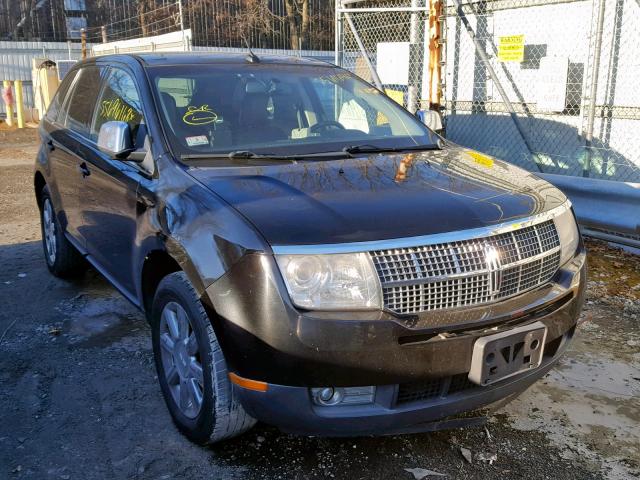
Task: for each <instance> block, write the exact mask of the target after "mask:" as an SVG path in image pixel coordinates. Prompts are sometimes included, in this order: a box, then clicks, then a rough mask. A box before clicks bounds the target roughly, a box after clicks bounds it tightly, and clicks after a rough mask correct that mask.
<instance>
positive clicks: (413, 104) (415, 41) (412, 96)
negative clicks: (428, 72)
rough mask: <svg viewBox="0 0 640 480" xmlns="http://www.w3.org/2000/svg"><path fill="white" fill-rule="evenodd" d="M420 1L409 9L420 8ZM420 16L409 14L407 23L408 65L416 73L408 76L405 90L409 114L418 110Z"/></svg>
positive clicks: (420, 66)
mask: <svg viewBox="0 0 640 480" xmlns="http://www.w3.org/2000/svg"><path fill="white" fill-rule="evenodd" d="M420 3H421V2H420V0H411V8H412V9H417V8H418V7H420V6H421V5H420ZM420 33H421V31H420V15H419V14H418V13H417V11H413V12H411V20H410V23H409V49H410V54H409V58H410V61H409V64H410V65H414V68H415V70H416V72H413V75H411V72H410V75H409V78H410V81H409V88H408V89H407V90H408V92H407V110H409V111H410V112H411V113H415V112H416V110H418V97H419V95H418V91H419V88H418V87H419V86H418V83H420V76H421V75H422V67H423V65H422V56H423V54H424V51H422V52H421V51H420V49H422V47H423V46H422V44H421V42H420Z"/></svg>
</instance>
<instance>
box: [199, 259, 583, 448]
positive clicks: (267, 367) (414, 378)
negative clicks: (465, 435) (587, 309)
mask: <svg viewBox="0 0 640 480" xmlns="http://www.w3.org/2000/svg"><path fill="white" fill-rule="evenodd" d="M585 258H586V255H585V252H584V250H582V251H580V252H578V254H577V255H576V256H575V257H574V259H573V260H572V261H570V262H568V263H567V264H566V265H564V266H563V267H562V268H561V269H560V270H559V271H558V272H557V274H556V275H555V277H554V278H553V279H552V281H551V282H549V283H548V284H547V285H543V286H541V287H539V288H537V289H535V290H532V291H530V292H527V293H525V294H523V295H520V296H518V297H514V298H512V299H509V300H505V301H503V302H499V303H496V304H493V305H487V306H483V307H477V308H472V309H461V311H459V312H458V313H456V315H460V318H461V320H464V322H461V323H460V324H459V325H455V324H454V325H453V326H452V324H451V322H449V323H448V325H447V327H433V326H432V325H430V324H429V323H428V322H427V320H426V319H425V318H426V317H422V318H412V319H406V318H405V319H403V318H398V317H396V316H394V315H391V314H389V313H384V312H377V313H376V312H360V313H353V312H351V313H345V314H340V313H336V312H333V313H326V314H322V313H319V312H301V311H299V310H297V309H296V308H295V307H294V306H293V305H291V304H290V303H289V302H288V298H287V296H286V295H284V296H283V295H281V293H280V292H283V291H286V290H285V289H284V285H282V278H281V277H280V275H279V272H278V270H277V267H276V266H275V262H274V261H273V258H272V257H270V256H268V255H263V254H250V255H246V256H245V257H243V258H242V259H241V260H239V261H238V263H237V264H236V265H234V267H233V268H232V269H231V270H230V271H229V273H227V274H226V275H225V276H224V277H222V278H221V279H220V280H218V281H217V282H216V283H214V284H213V285H212V286H211V287H209V288H208V289H207V291H206V295H205V297H203V303H204V304H205V307H206V308H208V309H209V314H210V316H211V318H213V319H214V321H213V325H214V328H215V330H216V335H217V336H218V339H219V340H220V342H221V344H222V349H223V351H224V353H225V357H226V359H227V363H228V367H229V370H230V371H232V372H234V373H236V374H237V375H239V376H241V377H245V378H249V379H252V380H258V381H262V382H266V383H268V389H267V391H266V392H256V391H251V390H247V389H243V388H240V387H236V386H234V388H236V389H237V393H238V395H239V397H240V399H241V401H242V404H243V405H244V407H245V408H246V409H247V411H248V412H249V413H250V414H251V415H253V416H254V417H255V418H257V419H259V420H261V421H263V422H265V423H269V424H273V425H277V426H279V427H280V428H282V429H283V430H285V431H289V432H295V433H301V434H309V435H331V436H339V435H367V434H381V433H403V432H415V431H424V430H433V429H434V428H442V427H443V426H445V425H448V424H447V423H444V424H443V423H442V420H443V419H447V417H451V416H455V415H457V414H460V413H462V412H468V411H471V410H475V409H478V408H482V407H486V406H488V405H490V404H493V403H494V402H497V401H500V400H503V399H505V398H508V397H510V396H515V395H517V394H519V393H520V392H522V391H524V390H525V389H526V388H527V387H528V386H529V385H531V384H532V383H533V382H535V381H536V380H537V379H538V378H540V377H542V376H543V375H544V374H545V373H546V372H547V371H549V369H551V368H552V366H553V365H554V363H555V362H556V361H557V360H558V358H559V357H560V355H561V354H562V352H563V351H564V349H565V348H566V346H567V343H568V341H569V340H570V339H571V337H572V335H573V333H574V330H575V326H576V322H577V319H578V315H579V313H580V310H581V307H582V302H583V297H584V287H585V280H586V278H585V275H586V265H585ZM445 314H448V313H447V312H443V313H442V315H445ZM536 321H539V322H542V323H543V324H545V326H546V327H547V337H546V344H545V356H544V358H543V361H542V364H541V365H540V367H538V368H537V369H535V370H532V371H527V372H524V373H521V374H519V375H516V376H514V377H511V378H508V379H504V380H502V381H499V382H496V383H495V384H493V385H491V386H486V387H479V386H476V385H474V384H471V383H470V382H469V381H468V380H467V374H468V372H469V369H470V365H471V356H472V351H473V345H474V343H475V341H476V340H477V339H478V338H479V337H482V336H484V335H488V334H492V333H496V332H499V331H503V330H508V329H511V328H513V327H514V326H519V325H524V324H528V323H533V322H536ZM369 385H373V386H376V387H377V388H376V396H375V401H374V402H373V403H372V404H369V405H364V406H340V405H338V406H332V407H323V406H317V405H315V404H314V403H313V401H312V399H311V395H310V390H309V388H310V387H329V386H331V387H350V386H369ZM407 392H410V394H407ZM416 392H417V393H416ZM424 392H427V393H424ZM433 422H436V423H433Z"/></svg>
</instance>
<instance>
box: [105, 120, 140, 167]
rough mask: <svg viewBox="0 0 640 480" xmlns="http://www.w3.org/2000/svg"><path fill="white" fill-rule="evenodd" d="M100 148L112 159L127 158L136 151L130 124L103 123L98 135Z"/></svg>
mask: <svg viewBox="0 0 640 480" xmlns="http://www.w3.org/2000/svg"><path fill="white" fill-rule="evenodd" d="M98 148H99V149H100V150H101V151H103V152H104V153H106V154H107V155H109V156H110V157H111V158H115V159H119V160H124V159H125V158H127V157H128V156H129V154H130V153H131V152H133V150H134V148H133V142H132V140H131V129H130V128H129V124H128V123H127V122H116V121H109V122H105V123H103V124H102V126H101V127H100V132H99V133H98Z"/></svg>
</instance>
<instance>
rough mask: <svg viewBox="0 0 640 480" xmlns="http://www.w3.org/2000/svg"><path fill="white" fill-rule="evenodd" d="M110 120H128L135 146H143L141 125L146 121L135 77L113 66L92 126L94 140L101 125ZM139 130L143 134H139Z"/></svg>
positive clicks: (91, 134)
mask: <svg viewBox="0 0 640 480" xmlns="http://www.w3.org/2000/svg"><path fill="white" fill-rule="evenodd" d="M109 121H117V122H127V123H128V124H129V129H130V130H131V136H132V141H133V144H134V147H136V148H141V147H142V146H143V142H144V138H143V137H144V135H142V133H143V132H140V125H141V124H143V123H144V121H143V115H142V104H141V102H140V95H139V94H138V89H137V88H136V83H135V80H134V79H133V77H132V76H131V75H130V74H129V73H127V72H126V71H124V70H122V69H120V68H111V69H110V71H109V73H108V74H107V77H106V80H105V85H104V88H103V89H102V93H101V95H100V99H99V101H98V106H97V110H96V115H95V120H94V122H93V127H92V128H91V133H90V136H91V139H92V140H94V141H97V140H98V134H99V133H100V127H102V125H103V124H104V123H106V122H109ZM139 132H140V133H141V135H138V133H139ZM138 137H142V138H138Z"/></svg>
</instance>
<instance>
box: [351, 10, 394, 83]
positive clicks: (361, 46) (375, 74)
mask: <svg viewBox="0 0 640 480" xmlns="http://www.w3.org/2000/svg"><path fill="white" fill-rule="evenodd" d="M344 18H345V19H346V20H347V24H349V28H350V29H351V32H352V33H353V37H354V38H355V40H356V43H357V44H358V48H359V49H360V52H362V56H363V57H364V61H365V62H366V63H367V67H368V68H369V72H371V77H373V82H374V83H375V84H376V87H378V90H380V91H381V92H382V91H384V90H383V89H382V82H381V81H380V77H379V76H378V72H376V69H375V68H374V66H373V63H371V59H370V58H369V54H368V53H367V50H366V49H365V48H364V44H363V43H362V39H361V38H360V35H359V34H358V31H357V30H356V26H355V25H354V24H353V20H351V15H350V14H348V13H346V12H345V14H344Z"/></svg>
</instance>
